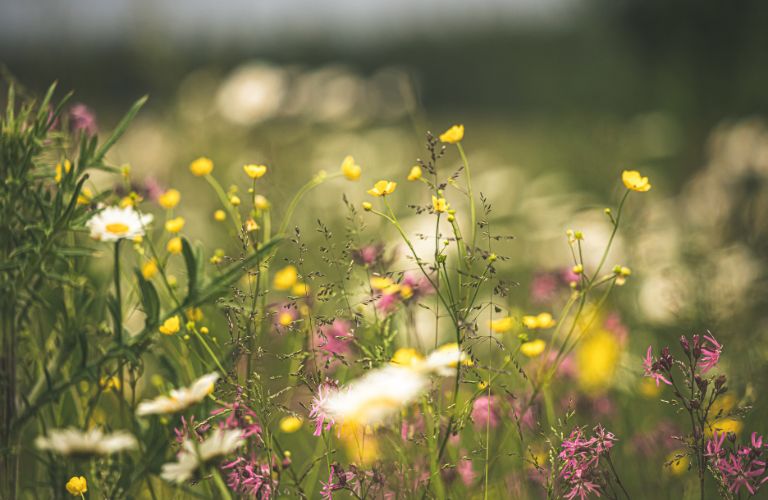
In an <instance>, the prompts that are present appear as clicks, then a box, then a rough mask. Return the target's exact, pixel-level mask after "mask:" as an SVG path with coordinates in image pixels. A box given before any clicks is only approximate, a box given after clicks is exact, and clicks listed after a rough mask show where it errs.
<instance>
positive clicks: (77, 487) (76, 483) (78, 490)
mask: <svg viewBox="0 0 768 500" xmlns="http://www.w3.org/2000/svg"><path fill="white" fill-rule="evenodd" d="M67 491H68V492H69V494H70V495H72V496H74V497H77V496H82V494H83V493H85V492H86V491H88V482H87V481H86V480H85V478H84V477H83V476H72V477H71V478H70V479H69V481H67Z"/></svg>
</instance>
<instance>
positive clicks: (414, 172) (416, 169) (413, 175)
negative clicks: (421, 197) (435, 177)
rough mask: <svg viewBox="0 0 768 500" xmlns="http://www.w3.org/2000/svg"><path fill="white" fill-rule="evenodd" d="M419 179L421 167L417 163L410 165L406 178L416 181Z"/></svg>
mask: <svg viewBox="0 0 768 500" xmlns="http://www.w3.org/2000/svg"><path fill="white" fill-rule="evenodd" d="M419 179H421V167H420V166H418V165H414V166H412V167H411V171H410V172H408V180H409V181H417V180H419Z"/></svg>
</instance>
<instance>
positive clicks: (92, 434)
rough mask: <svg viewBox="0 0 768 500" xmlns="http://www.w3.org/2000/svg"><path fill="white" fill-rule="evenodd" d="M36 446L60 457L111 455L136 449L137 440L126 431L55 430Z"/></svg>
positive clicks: (37, 441)
mask: <svg viewBox="0 0 768 500" xmlns="http://www.w3.org/2000/svg"><path fill="white" fill-rule="evenodd" d="M35 446H37V448H38V449H40V450H50V451H52V452H54V453H58V454H59V455H65V456H67V455H109V454H110V453H116V452H118V451H122V450H131V449H134V448H136V438H135V437H133V436H132V435H131V434H129V433H128V432H125V431H118V432H113V433H112V434H104V432H103V431H102V430H101V429H99V428H95V429H91V430H90V431H85V432H83V431H81V430H79V429H75V428H68V429H53V430H51V431H49V432H48V435H47V436H38V437H37V439H35Z"/></svg>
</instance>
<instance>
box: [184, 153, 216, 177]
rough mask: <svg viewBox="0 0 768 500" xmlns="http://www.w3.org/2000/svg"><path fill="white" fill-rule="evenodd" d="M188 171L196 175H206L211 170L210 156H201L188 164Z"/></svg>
mask: <svg viewBox="0 0 768 500" xmlns="http://www.w3.org/2000/svg"><path fill="white" fill-rule="evenodd" d="M189 171H190V172H192V174H193V175H196V176H197V177H202V176H204V175H208V174H210V173H211V172H212V171H213V162H212V161H211V160H210V158H206V157H205V156H201V157H200V158H198V159H196V160H195V161H193V162H192V163H190V164H189Z"/></svg>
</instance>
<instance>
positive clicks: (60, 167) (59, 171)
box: [54, 160, 72, 184]
mask: <svg viewBox="0 0 768 500" xmlns="http://www.w3.org/2000/svg"><path fill="white" fill-rule="evenodd" d="M71 170H72V162H71V161H69V160H64V163H61V162H59V163H57V164H56V177H54V180H55V181H56V184H58V183H60V182H61V179H62V177H63V176H64V174H68V173H69V172H70V171H71Z"/></svg>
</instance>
